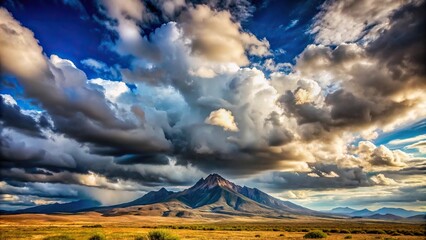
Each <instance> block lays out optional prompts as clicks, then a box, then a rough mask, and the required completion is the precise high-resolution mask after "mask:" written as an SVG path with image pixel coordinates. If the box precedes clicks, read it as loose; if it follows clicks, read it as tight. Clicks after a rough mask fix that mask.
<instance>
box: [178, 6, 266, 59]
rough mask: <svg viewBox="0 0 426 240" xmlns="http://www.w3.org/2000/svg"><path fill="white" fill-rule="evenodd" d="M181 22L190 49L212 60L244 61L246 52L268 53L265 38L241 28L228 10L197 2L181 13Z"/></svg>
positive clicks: (261, 54)
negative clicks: (213, 8)
mask: <svg viewBox="0 0 426 240" xmlns="http://www.w3.org/2000/svg"><path fill="white" fill-rule="evenodd" d="M181 25H182V29H183V31H184V34H185V36H187V37H188V38H189V39H190V40H191V50H192V53H193V54H196V55H200V56H203V57H205V58H207V59H209V60H212V61H219V62H235V63H237V64H239V65H247V64H248V59H247V56H246V52H247V53H248V54H251V55H256V56H266V55H268V54H269V43H268V41H267V40H266V39H264V40H262V41H261V40H259V39H257V38H256V37H255V36H254V35H252V34H250V33H247V32H244V31H243V30H242V29H241V26H240V25H239V24H238V23H235V22H233V21H232V19H231V14H230V13H229V12H228V11H220V12H219V11H215V10H212V9H211V8H209V7H208V6H205V5H197V6H196V7H194V8H190V9H189V10H188V12H185V13H183V15H182V18H181Z"/></svg>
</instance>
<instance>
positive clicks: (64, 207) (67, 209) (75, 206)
mask: <svg viewBox="0 0 426 240" xmlns="http://www.w3.org/2000/svg"><path fill="white" fill-rule="evenodd" d="M99 206H101V204H100V203H99V202H97V201H93V200H79V201H75V202H69V203H53V204H46V205H40V206H36V207H30V208H26V209H21V210H16V211H14V212H13V213H56V212H64V213H74V212H78V211H81V210H84V209H88V208H94V207H99Z"/></svg>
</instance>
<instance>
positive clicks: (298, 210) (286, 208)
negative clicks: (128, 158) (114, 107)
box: [7, 174, 425, 221]
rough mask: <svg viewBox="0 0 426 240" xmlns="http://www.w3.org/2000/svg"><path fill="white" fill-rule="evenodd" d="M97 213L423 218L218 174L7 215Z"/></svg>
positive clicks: (392, 209)
mask: <svg viewBox="0 0 426 240" xmlns="http://www.w3.org/2000/svg"><path fill="white" fill-rule="evenodd" d="M88 211H96V212H100V213H102V214H103V215H106V216H113V215H146V216H152V215H157V216H177V217H211V218H221V217H225V218H226V217H230V216H264V217H273V218H292V217H296V216H297V215H299V216H300V215H303V216H321V217H333V218H334V217H338V218H339V217H340V218H342V217H363V218H370V219H383V220H400V219H406V220H416V221H421V220H423V219H425V215H424V213H422V212H416V211H409V210H405V209H402V208H381V209H379V210H377V211H370V210H368V209H362V210H356V209H352V208H349V207H338V208H334V209H332V210H330V211H327V212H318V211H314V210H311V209H308V208H305V207H302V206H299V205H297V204H294V203H292V202H289V201H283V200H280V199H277V198H274V197H272V196H270V195H268V194H266V193H264V192H262V191H260V190H259V189H257V188H249V187H246V186H244V187H242V186H239V185H236V184H234V183H232V182H230V181H228V180H226V179H224V178H223V177H221V176H220V175H218V174H210V175H209V176H208V177H207V178H205V179H204V178H201V179H200V180H199V181H198V182H197V183H195V185H194V186H192V187H190V188H188V189H185V190H183V191H180V192H172V191H168V190H166V189H165V188H161V189H160V190H158V191H151V192H148V193H147V194H145V195H143V196H142V197H140V198H138V199H135V200H133V201H130V202H127V203H122V204H117V205H113V206H100V203H99V202H96V201H92V200H81V201H76V202H70V203H65V204H59V203H55V204H47V205H41V206H37V207H31V208H27V209H23V210H18V211H14V212H7V213H76V212H88Z"/></svg>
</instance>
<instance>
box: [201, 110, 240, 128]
mask: <svg viewBox="0 0 426 240" xmlns="http://www.w3.org/2000/svg"><path fill="white" fill-rule="evenodd" d="M205 123H207V124H211V125H216V126H220V127H223V129H224V130H225V131H233V132H236V131H238V127H237V124H236V123H235V121H234V116H232V112H231V111H229V110H226V109H223V108H220V109H218V110H216V111H213V112H211V113H210V115H209V116H208V117H207V118H206V120H205Z"/></svg>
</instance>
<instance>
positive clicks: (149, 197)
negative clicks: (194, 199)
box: [116, 188, 174, 207]
mask: <svg viewBox="0 0 426 240" xmlns="http://www.w3.org/2000/svg"><path fill="white" fill-rule="evenodd" d="M173 193H174V192H172V191H167V190H166V189H165V188H161V189H160V190H158V191H151V192H149V193H147V194H145V195H143V196H142V197H140V198H138V199H136V200H133V201H131V202H128V203H124V204H119V205H116V207H129V206H135V205H146V204H152V203H158V202H163V201H166V200H167V199H168V198H169V197H170V195H172V194H173Z"/></svg>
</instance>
